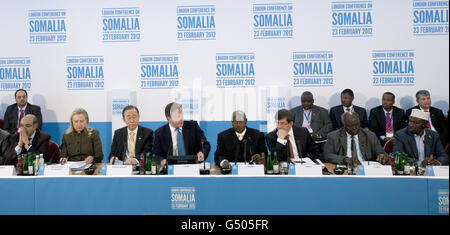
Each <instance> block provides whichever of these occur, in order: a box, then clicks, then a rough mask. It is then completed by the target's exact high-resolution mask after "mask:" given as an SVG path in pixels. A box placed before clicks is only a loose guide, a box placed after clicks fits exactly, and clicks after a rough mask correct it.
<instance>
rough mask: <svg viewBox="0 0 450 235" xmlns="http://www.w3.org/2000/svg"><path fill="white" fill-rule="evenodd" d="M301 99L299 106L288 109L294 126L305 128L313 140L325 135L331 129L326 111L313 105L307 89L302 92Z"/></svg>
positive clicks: (311, 96)
mask: <svg viewBox="0 0 450 235" xmlns="http://www.w3.org/2000/svg"><path fill="white" fill-rule="evenodd" d="M301 101H302V105H301V106H297V107H295V108H293V109H291V110H290V112H291V113H292V115H293V116H294V126H297V127H305V128H307V129H308V131H309V133H310V134H311V137H312V138H313V139H314V140H316V139H318V138H322V137H326V136H327V135H328V133H329V132H330V131H332V129H333V123H331V120H330V117H329V116H328V111H327V110H326V109H324V108H322V107H320V106H317V105H314V97H313V94H312V93H311V92H309V91H305V92H303V94H302V96H301Z"/></svg>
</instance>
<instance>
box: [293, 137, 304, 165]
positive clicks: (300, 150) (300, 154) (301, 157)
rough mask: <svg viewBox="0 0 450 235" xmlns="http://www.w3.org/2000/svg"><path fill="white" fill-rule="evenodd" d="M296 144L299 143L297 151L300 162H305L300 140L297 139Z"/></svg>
mask: <svg viewBox="0 0 450 235" xmlns="http://www.w3.org/2000/svg"><path fill="white" fill-rule="evenodd" d="M295 144H296V145H297V152H298V155H299V156H300V163H301V164H303V163H305V162H304V161H303V154H302V149H301V148H300V140H295Z"/></svg>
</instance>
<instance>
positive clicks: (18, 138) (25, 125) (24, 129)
mask: <svg viewBox="0 0 450 235" xmlns="http://www.w3.org/2000/svg"><path fill="white" fill-rule="evenodd" d="M38 126H39V121H38V119H37V117H36V116H34V115H33V114H28V115H25V117H23V119H22V121H21V122H20V132H17V133H15V134H14V135H12V141H13V143H15V145H14V146H15V148H14V150H15V153H16V157H14V159H11V160H12V161H13V162H12V163H13V164H16V163H17V156H18V155H21V154H25V153H34V154H41V153H42V154H43V155H44V159H45V162H49V161H50V154H49V152H48V145H49V143H50V135H48V134H47V133H45V132H43V131H40V130H39V128H38ZM11 160H10V161H11Z"/></svg>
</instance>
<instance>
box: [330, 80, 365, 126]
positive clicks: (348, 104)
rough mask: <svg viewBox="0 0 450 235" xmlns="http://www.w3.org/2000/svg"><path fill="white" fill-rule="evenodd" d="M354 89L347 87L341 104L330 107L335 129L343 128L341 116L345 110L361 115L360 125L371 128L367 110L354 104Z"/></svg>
mask: <svg viewBox="0 0 450 235" xmlns="http://www.w3.org/2000/svg"><path fill="white" fill-rule="evenodd" d="M354 98H355V97H354V95H353V91H352V90H350V89H345V90H343V91H342V92H341V105H338V106H334V107H333V108H331V109H330V119H331V122H332V123H333V130H337V129H339V128H342V127H343V126H344V125H343V124H342V121H341V116H342V114H343V113H344V112H345V113H346V112H355V113H357V114H358V116H359V117H360V127H361V128H366V130H369V129H368V127H369V125H368V123H367V112H366V109H365V108H362V107H359V106H356V105H353V104H352V102H353V99H354Z"/></svg>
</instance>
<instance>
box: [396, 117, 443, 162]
mask: <svg viewBox="0 0 450 235" xmlns="http://www.w3.org/2000/svg"><path fill="white" fill-rule="evenodd" d="M429 116H430V113H429V112H424V111H422V110H419V109H412V110H411V116H410V117H409V122H408V127H405V128H403V129H401V130H400V131H398V132H396V133H395V135H394V138H395V141H394V152H400V153H406V154H408V161H409V162H410V164H411V165H414V163H415V162H417V164H418V165H420V166H422V167H424V166H427V165H433V166H439V165H448V156H447V154H445V152H444V148H443V147H442V144H441V141H440V139H439V136H438V134H437V132H435V131H433V130H430V129H428V127H427V123H428V119H429Z"/></svg>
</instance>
